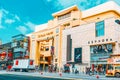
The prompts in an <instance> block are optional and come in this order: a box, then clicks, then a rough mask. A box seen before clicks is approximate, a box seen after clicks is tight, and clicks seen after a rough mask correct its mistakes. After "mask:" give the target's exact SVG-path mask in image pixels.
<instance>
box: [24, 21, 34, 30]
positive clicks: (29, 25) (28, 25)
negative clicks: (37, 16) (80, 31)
mask: <svg viewBox="0 0 120 80" xmlns="http://www.w3.org/2000/svg"><path fill="white" fill-rule="evenodd" d="M25 25H26V26H27V27H29V28H30V30H32V31H34V30H35V26H36V25H35V24H33V23H32V22H27V23H25Z"/></svg>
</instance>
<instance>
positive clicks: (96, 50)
mask: <svg viewBox="0 0 120 80" xmlns="http://www.w3.org/2000/svg"><path fill="white" fill-rule="evenodd" d="M111 53H113V45H112V44H101V45H94V46H90V54H91V61H107V58H109V56H110V54H111Z"/></svg>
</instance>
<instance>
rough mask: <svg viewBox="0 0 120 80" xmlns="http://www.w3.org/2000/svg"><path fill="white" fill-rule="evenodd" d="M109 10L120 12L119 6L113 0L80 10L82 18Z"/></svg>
mask: <svg viewBox="0 0 120 80" xmlns="http://www.w3.org/2000/svg"><path fill="white" fill-rule="evenodd" d="M110 10H112V11H116V12H117V13H119V14H120V6H119V5H118V4H116V3H115V2H114V1H109V2H106V3H103V4H101V5H98V6H96V7H93V8H90V9H88V10H85V11H82V18H86V17H89V16H92V15H96V14H99V13H102V12H106V11H110Z"/></svg>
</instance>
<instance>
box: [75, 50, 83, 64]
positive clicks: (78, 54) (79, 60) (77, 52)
mask: <svg viewBox="0 0 120 80" xmlns="http://www.w3.org/2000/svg"><path fill="white" fill-rule="evenodd" d="M74 62H77V63H82V48H75V49H74Z"/></svg>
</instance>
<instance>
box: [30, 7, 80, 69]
mask: <svg viewBox="0 0 120 80" xmlns="http://www.w3.org/2000/svg"><path fill="white" fill-rule="evenodd" d="M52 15H53V17H54V19H53V20H50V21H48V23H45V24H42V25H40V26H37V27H36V29H35V32H34V33H32V34H31V36H30V37H31V49H30V58H31V59H34V60H35V65H37V66H39V67H40V68H42V69H45V68H46V69H47V67H48V66H49V65H55V66H59V67H60V66H62V65H61V61H62V55H61V49H62V44H61V43H62V30H63V29H67V28H70V27H75V26H78V25H80V20H79V17H80V11H79V9H78V8H77V6H72V7H70V8H68V9H65V10H62V11H60V12H56V13H54V14H52ZM76 15H78V16H76Z"/></svg>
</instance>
